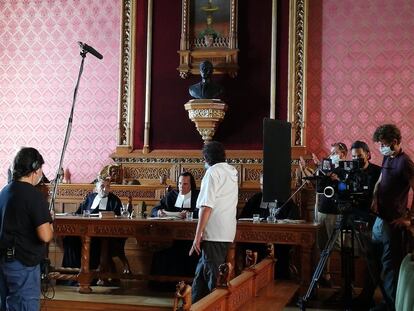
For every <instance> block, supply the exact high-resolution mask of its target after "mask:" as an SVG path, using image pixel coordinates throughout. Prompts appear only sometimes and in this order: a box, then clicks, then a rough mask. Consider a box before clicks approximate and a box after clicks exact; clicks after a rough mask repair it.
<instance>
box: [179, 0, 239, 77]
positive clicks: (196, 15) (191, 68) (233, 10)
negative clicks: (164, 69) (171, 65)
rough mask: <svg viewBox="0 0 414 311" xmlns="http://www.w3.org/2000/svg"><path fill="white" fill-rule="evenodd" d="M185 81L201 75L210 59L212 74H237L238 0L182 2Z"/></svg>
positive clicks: (181, 70) (182, 63)
mask: <svg viewBox="0 0 414 311" xmlns="http://www.w3.org/2000/svg"><path fill="white" fill-rule="evenodd" d="M178 54H179V55H180V65H179V67H178V68H177V69H178V71H179V72H180V76H181V77H182V78H187V77H188V75H189V74H199V69H198V66H199V64H200V63H201V62H202V61H203V60H209V61H210V62H211V63H212V64H213V66H214V73H213V74H229V75H230V76H231V77H235V76H236V75H237V70H238V65H237V54H238V48H237V0H183V1H182V22H181V39H180V50H179V51H178Z"/></svg>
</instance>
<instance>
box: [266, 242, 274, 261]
mask: <svg viewBox="0 0 414 311" xmlns="http://www.w3.org/2000/svg"><path fill="white" fill-rule="evenodd" d="M266 246H267V257H271V258H275V247H274V246H273V243H267V245H266Z"/></svg>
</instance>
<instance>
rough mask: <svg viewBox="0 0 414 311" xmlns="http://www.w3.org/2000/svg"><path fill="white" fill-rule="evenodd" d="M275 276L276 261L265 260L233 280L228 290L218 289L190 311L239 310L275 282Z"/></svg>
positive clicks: (271, 259)
mask: <svg viewBox="0 0 414 311" xmlns="http://www.w3.org/2000/svg"><path fill="white" fill-rule="evenodd" d="M273 274H274V259H273V258H267V259H264V260H262V261H261V262H260V263H258V264H257V265H255V266H252V267H251V268H249V269H247V270H244V271H243V272H242V273H241V274H240V275H239V276H237V277H236V278H234V279H233V280H231V281H230V282H229V285H228V287H227V288H216V289H215V290H214V291H213V292H212V293H211V294H209V295H208V296H206V297H204V298H203V299H201V300H200V301H198V302H197V303H195V304H193V305H192V306H191V309H190V310H192V311H199V310H200V311H201V310H222V311H226V310H237V309H239V308H240V307H241V306H243V305H244V304H246V303H247V302H248V301H249V300H251V299H252V298H254V297H256V296H257V293H258V292H259V290H260V289H262V288H263V287H265V286H267V285H268V284H269V283H271V282H273Z"/></svg>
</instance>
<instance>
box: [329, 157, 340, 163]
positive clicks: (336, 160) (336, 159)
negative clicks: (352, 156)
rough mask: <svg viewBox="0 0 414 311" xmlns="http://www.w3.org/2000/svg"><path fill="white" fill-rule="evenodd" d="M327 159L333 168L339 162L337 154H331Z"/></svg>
mask: <svg viewBox="0 0 414 311" xmlns="http://www.w3.org/2000/svg"><path fill="white" fill-rule="evenodd" d="M329 158H330V159H331V161H332V164H333V165H335V166H338V165H339V160H340V157H339V154H333V155H331V156H330V157H329Z"/></svg>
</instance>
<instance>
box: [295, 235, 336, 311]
mask: <svg viewBox="0 0 414 311" xmlns="http://www.w3.org/2000/svg"><path fill="white" fill-rule="evenodd" d="M340 233H341V230H340V228H339V227H336V228H335V229H334V231H333V232H332V234H331V236H330V237H329V240H328V242H327V244H326V246H325V248H324V249H323V251H322V252H321V258H320V259H319V262H318V265H317V266H316V269H315V272H314V273H313V276H312V280H311V283H310V285H309V288H308V290H307V291H306V294H305V296H303V297H302V298H301V299H300V300H299V303H298V304H299V306H300V308H301V310H305V304H306V302H307V301H308V300H309V297H310V296H311V295H312V292H313V290H314V289H315V285H316V283H317V282H318V281H319V278H320V277H321V275H322V272H323V269H324V268H325V265H326V262H327V261H328V258H329V255H330V254H331V253H332V249H333V247H334V245H335V242H336V241H337V239H338V236H339V234H340Z"/></svg>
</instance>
